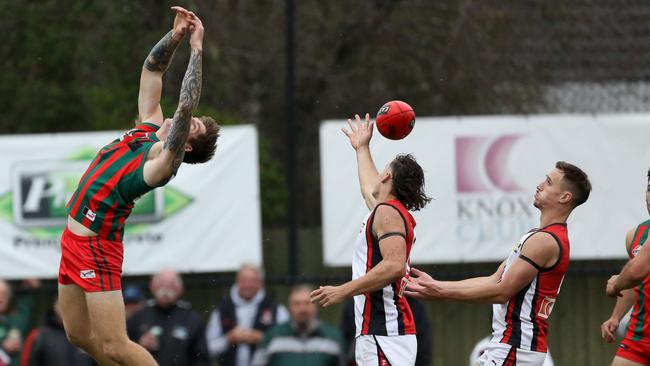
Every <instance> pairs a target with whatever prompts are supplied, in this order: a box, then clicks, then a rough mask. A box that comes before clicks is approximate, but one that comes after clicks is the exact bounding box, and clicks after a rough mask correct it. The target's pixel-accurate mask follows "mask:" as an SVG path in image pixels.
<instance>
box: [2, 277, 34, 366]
mask: <svg viewBox="0 0 650 366" xmlns="http://www.w3.org/2000/svg"><path fill="white" fill-rule="evenodd" d="M21 287H22V290H23V292H24V293H22V294H21V295H19V296H16V297H15V298H13V292H12V289H11V286H10V285H9V283H8V282H7V281H5V280H3V279H0V366H2V365H12V366H18V364H19V361H20V350H21V348H22V340H23V338H24V337H25V336H26V335H27V332H28V331H29V329H30V327H31V326H32V312H33V310H34V296H33V293H32V290H33V289H36V288H38V287H40V281H39V280H37V279H28V280H25V281H23V283H22V286H21ZM12 300H13V301H12ZM12 304H13V306H12Z"/></svg>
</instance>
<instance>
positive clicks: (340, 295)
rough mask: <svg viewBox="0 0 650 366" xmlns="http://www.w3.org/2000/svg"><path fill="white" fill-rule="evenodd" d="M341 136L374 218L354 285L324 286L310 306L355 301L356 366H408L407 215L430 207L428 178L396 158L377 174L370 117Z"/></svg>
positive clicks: (410, 236)
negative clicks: (348, 146)
mask: <svg viewBox="0 0 650 366" xmlns="http://www.w3.org/2000/svg"><path fill="white" fill-rule="evenodd" d="M355 118H356V123H354V124H353V123H352V121H350V120H348V124H349V126H350V130H347V129H344V130H343V132H344V133H345V134H346V135H347V136H348V138H349V139H350V143H351V144H352V147H353V148H354V149H355V151H356V156H357V163H358V170H359V183H360V185H361V193H362V196H363V198H364V200H365V201H366V205H367V206H368V209H370V212H369V213H368V214H367V215H366V217H365V218H364V220H363V222H362V223H361V230H360V231H359V234H358V236H357V240H356V243H355V246H354V257H353V260H352V281H350V282H347V283H345V284H343V285H340V286H323V287H321V288H319V289H318V290H316V291H314V292H312V301H314V302H318V303H319V304H321V305H323V306H329V305H333V304H337V303H339V302H341V301H342V300H343V299H345V298H347V297H351V296H354V318H355V323H356V343H355V353H356V355H355V356H356V362H357V365H360V366H365V365H372V366H376V365H381V366H387V365H394V366H410V365H414V364H415V357H416V355H417V340H416V337H415V332H416V326H415V322H414V321H413V314H412V313H411V308H410V307H409V304H408V302H407V301H406V299H405V298H404V297H403V296H402V292H403V290H404V284H405V283H406V279H407V278H408V276H409V269H410V255H411V248H412V247H413V245H414V244H415V219H413V216H411V214H410V212H409V211H416V210H419V209H421V208H423V207H424V206H425V205H426V204H427V203H428V202H429V201H430V198H428V197H427V196H426V195H425V193H424V172H423V171H422V168H421V167H420V165H418V163H417V162H416V161H415V159H414V158H413V157H412V156H411V155H398V156H397V157H396V158H395V159H393V161H391V162H390V163H389V164H388V165H387V166H386V168H384V170H383V171H382V172H378V171H377V168H376V167H375V164H374V162H373V160H372V156H371V155H370V148H369V143H370V139H371V137H372V130H373V124H372V123H371V122H370V116H369V115H368V114H366V118H365V121H364V122H361V118H359V116H358V115H356V116H355Z"/></svg>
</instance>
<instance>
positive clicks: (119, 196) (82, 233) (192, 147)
mask: <svg viewBox="0 0 650 366" xmlns="http://www.w3.org/2000/svg"><path fill="white" fill-rule="evenodd" d="M172 9H173V10H175V12H176V17H175V19H174V26H173V29H172V30H171V31H170V32H169V33H168V34H167V35H165V36H164V37H163V38H162V39H161V40H160V41H159V42H158V44H156V45H155V46H154V48H153V49H152V50H151V52H150V54H149V56H148V57H147V59H146V61H145V63H144V65H143V68H142V74H141V78H140V91H139V95H138V112H139V119H141V121H143V123H141V124H138V125H136V127H135V128H134V129H132V130H131V131H129V132H127V133H125V134H124V135H123V136H122V137H120V138H119V139H116V140H114V141H112V142H111V143H109V144H108V145H106V146H104V147H103V148H102V149H101V150H100V151H99V153H98V154H97V156H96V157H95V159H94V160H93V161H92V162H91V164H90V166H89V167H88V169H87V170H86V172H85V174H84V175H83V176H82V178H81V180H80V182H79V186H78V188H77V190H76V191H75V192H74V194H73V196H72V198H71V199H70V201H69V203H68V210H69V211H68V212H69V216H68V224H67V227H66V229H65V230H64V232H63V235H62V237H61V263H60V268H59V281H58V282H59V303H60V308H61V315H62V318H63V323H64V327H65V331H66V334H67V336H68V338H69V339H70V341H71V342H72V343H73V344H75V345H76V346H78V347H80V348H83V349H84V350H85V351H86V352H88V353H89V354H90V355H91V356H92V357H93V358H94V359H95V360H97V361H98V362H99V363H100V364H102V365H138V366H143V365H144V366H146V365H155V364H156V362H155V361H154V359H153V358H152V357H151V355H150V354H149V352H147V351H146V350H145V349H144V348H142V347H140V346H139V345H137V344H136V343H133V342H131V341H129V338H128V336H127V333H126V325H125V315H124V302H123V300H122V293H121V274H122V259H123V246H122V236H123V232H124V222H125V220H126V219H127V217H128V216H129V214H130V213H131V210H132V209H133V206H134V203H135V200H136V199H137V198H138V197H140V196H141V195H143V194H144V193H146V192H148V191H150V190H153V189H154V188H155V187H158V186H162V185H165V184H166V183H167V182H168V181H169V180H170V179H171V178H172V177H173V176H174V175H175V174H176V172H177V170H178V168H179V166H180V165H181V163H182V162H187V163H202V162H206V161H208V160H210V158H211V157H212V156H213V155H214V150H215V146H216V139H217V137H218V131H219V127H218V125H217V124H216V123H215V122H214V120H213V119H211V118H209V117H201V118H195V117H192V113H193V112H194V109H195V108H196V106H197V104H198V102H199V97H200V95H201V75H202V66H201V59H202V52H203V51H202V48H203V25H202V23H201V20H200V19H199V18H198V17H197V16H196V15H195V14H194V13H192V12H188V11H187V10H185V9H183V8H180V7H173V8H172ZM186 33H189V43H190V48H191V51H190V60H189V63H188V66H187V71H186V73H185V77H184V79H183V82H182V85H181V91H180V98H179V103H178V108H177V109H176V112H175V113H174V117H173V119H164V117H163V113H162V109H161V107H160V97H161V94H162V76H163V73H164V72H165V70H166V69H167V66H168V64H169V63H170V61H171V58H172V56H173V54H174V51H175V49H176V47H177V46H178V45H179V43H180V41H181V40H182V39H183V37H184V35H185V34H186Z"/></svg>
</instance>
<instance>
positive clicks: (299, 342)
mask: <svg viewBox="0 0 650 366" xmlns="http://www.w3.org/2000/svg"><path fill="white" fill-rule="evenodd" d="M312 290H313V288H311V287H309V286H306V285H299V286H296V287H294V288H292V289H291V293H290V294H289V313H290V315H291V320H290V321H289V322H287V323H282V324H278V325H276V326H275V327H273V328H271V329H269V330H268V332H266V334H265V335H264V338H263V339H262V342H261V343H260V344H259V346H258V348H257V351H256V352H255V355H254V356H253V362H252V365H253V366H304V365H310V366H339V365H342V363H343V352H344V351H343V350H344V349H345V347H344V344H343V336H342V335H341V333H340V332H339V330H338V329H337V328H335V327H332V326H330V325H328V324H325V323H323V322H321V321H320V320H318V310H317V308H316V305H315V304H313V303H312V302H311V301H310V298H309V294H310V293H311V291H312Z"/></svg>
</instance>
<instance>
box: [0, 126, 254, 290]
mask: <svg viewBox="0 0 650 366" xmlns="http://www.w3.org/2000/svg"><path fill="white" fill-rule="evenodd" d="M123 133H124V132H118V131H110V132H92V133H65V134H35V135H5V136H0V171H1V172H2V174H0V277H1V278H25V277H42V278H48V277H49V278H52V277H55V276H56V274H57V271H58V265H59V258H60V246H59V245H60V244H59V239H60V236H61V232H62V230H63V228H64V227H65V223H66V218H67V212H66V203H67V202H68V200H69V198H70V196H71V194H72V193H73V192H74V190H75V188H76V186H77V183H78V182H79V178H80V177H81V175H82V174H83V172H84V170H85V169H86V167H87V166H88V164H89V162H90V160H92V159H93V158H94V156H95V155H96V153H97V152H98V151H99V149H100V148H101V147H102V146H104V145H105V144H107V143H109V142H110V141H112V140H114V139H116V138H119V137H120V136H121V135H122V134H123ZM218 145H219V146H218V148H217V152H216V154H215V157H214V159H212V160H211V161H210V162H208V163H206V164H198V165H185V164H183V165H182V166H181V168H180V170H179V172H178V174H177V176H176V177H174V178H173V179H172V180H171V181H170V182H169V183H168V184H167V185H166V186H164V187H160V188H157V189H155V190H153V191H152V192H149V193H147V194H146V195H144V196H142V197H141V198H140V199H139V200H137V201H136V204H135V208H134V210H133V212H132V214H131V217H130V218H129V219H128V220H127V224H126V231H125V240H124V251H125V253H124V273H125V274H126V275H129V274H149V273H154V272H156V271H159V270H161V269H162V268H173V269H176V270H179V271H181V272H211V271H230V270H236V269H237V268H238V267H239V265H240V264H242V263H261V258H262V253H261V211H260V201H259V179H258V177H259V172H258V154H257V132H256V130H255V128H254V127H252V126H233V127H230V126H229V127H222V130H221V137H220V138H219V142H218Z"/></svg>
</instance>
